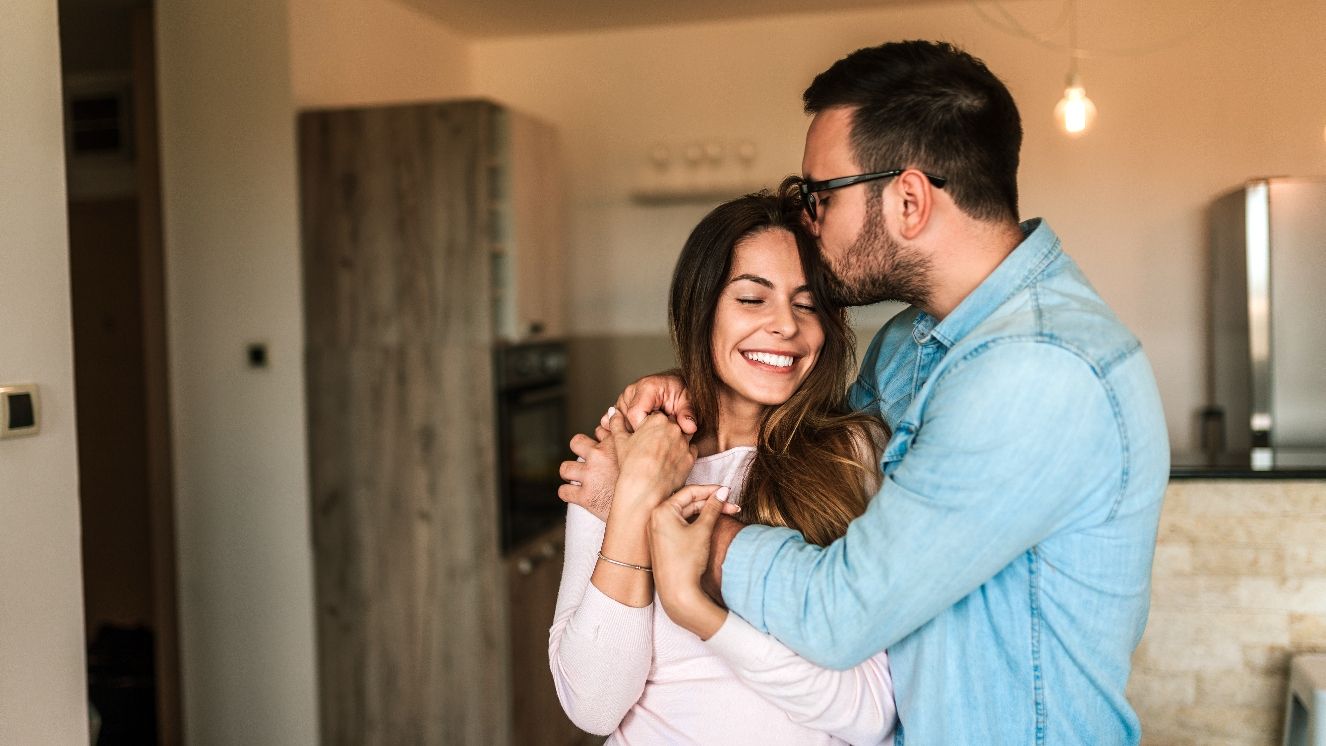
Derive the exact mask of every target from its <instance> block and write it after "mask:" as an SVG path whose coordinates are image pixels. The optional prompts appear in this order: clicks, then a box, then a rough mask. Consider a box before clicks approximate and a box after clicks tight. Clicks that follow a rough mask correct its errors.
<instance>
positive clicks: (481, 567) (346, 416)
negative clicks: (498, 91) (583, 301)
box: [298, 101, 561, 746]
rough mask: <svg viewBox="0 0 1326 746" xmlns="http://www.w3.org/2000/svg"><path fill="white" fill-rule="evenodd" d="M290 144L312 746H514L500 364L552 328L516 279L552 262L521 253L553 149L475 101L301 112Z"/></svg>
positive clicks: (532, 246)
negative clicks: (312, 628) (513, 347)
mask: <svg viewBox="0 0 1326 746" xmlns="http://www.w3.org/2000/svg"><path fill="white" fill-rule="evenodd" d="M298 135H299V156H300V197H301V205H300V210H301V227H302V236H301V241H302V262H303V279H304V321H305V344H306V349H305V374H306V386H307V392H306V399H307V411H308V443H309V478H310V490H311V496H310V520H311V529H312V538H313V545H314V546H313V553H314V575H315V593H316V622H317V646H318V663H319V665H318V678H319V681H318V693H319V707H320V718H321V735H322V739H323V741H324V742H325V743H328V744H355V745H356V746H359V745H365V746H372V745H374V744H397V743H411V744H421V745H428V744H505V743H511V742H513V740H512V734H511V727H512V723H511V713H512V688H511V680H512V677H511V671H510V666H511V664H512V662H513V661H514V660H515V659H514V658H513V656H512V652H511V644H512V637H511V636H510V635H508V634H507V633H506V630H507V629H508V624H507V622H508V612H509V609H510V607H509V605H508V602H509V599H508V598H507V590H506V588H507V583H506V580H507V575H506V568H505V566H504V560H503V557H502V555H501V552H500V550H499V543H498V512H497V511H498V502H499V501H498V496H497V464H496V433H495V417H496V411H495V410H496V407H495V401H494V375H493V373H494V372H493V354H492V350H493V345H494V344H495V342H496V340H497V339H498V336H499V335H498V333H497V332H498V329H499V326H500V325H502V324H506V325H507V326H509V327H510V329H509V331H510V330H514V331H513V332H512V333H513V334H520V333H526V332H527V333H529V334H532V333H533V327H534V324H535V322H539V323H542V324H543V328H542V330H541V333H546V332H548V331H551V330H554V329H557V328H558V326H557V325H558V324H559V323H560V319H559V318H555V317H554V316H552V315H547V314H548V312H547V310H546V309H547V308H548V307H549V306H548V304H549V303H552V301H551V300H549V299H548V298H544V299H542V300H539V298H540V296H538V295H537V294H530V297H532V298H534V299H535V301H536V302H534V303H533V304H532V305H531V304H521V303H517V304H515V305H514V306H513V305H512V303H513V302H514V301H513V296H512V295H510V294H509V293H511V292H514V293H516V296H518V297H521V298H523V297H525V295H526V293H525V292H524V288H523V287H522V285H523V284H524V283H526V282H527V281H526V280H523V279H521V277H522V276H521V275H519V273H517V272H516V271H515V267H516V265H515V264H512V263H508V262H507V260H508V259H511V258H516V257H519V256H521V255H522V253H521V252H532V253H533V254H534V255H539V253H540V252H542V255H544V256H547V257H550V258H549V259H548V261H552V262H555V260H556V257H555V256H554V255H555V253H556V247H557V241H556V236H555V235H546V236H541V237H540V240H539V241H532V240H526V238H525V237H526V236H527V235H528V234H529V232H530V231H534V230H536V229H537V230H542V228H539V226H545V225H547V224H549V223H548V221H549V220H551V218H540V217H538V210H548V211H551V212H554V213H555V212H556V201H555V197H556V193H555V192H554V193H552V194H549V195H543V197H544V198H545V199H547V200H550V201H551V204H548V205H539V206H537V209H535V207H534V206H530V207H529V209H528V210H527V209H526V208H527V206H525V205H523V204H522V202H523V201H524V200H529V199H532V197H533V196H534V195H535V194H536V193H538V191H539V189H541V187H540V185H541V184H544V183H545V182H548V183H555V180H556V175H555V174H554V173H552V169H553V168H554V164H555V154H552V153H549V152H546V149H547V148H551V147H552V145H553V139H552V136H551V135H550V134H549V133H548V132H547V131H546V128H544V127H542V125H539V124H538V123H537V122H535V121H534V120H530V119H528V118H525V117H522V116H520V115H518V114H515V113H513V112H509V111H506V110H504V109H502V108H501V107H498V106H496V105H494V104H492V103H489V102H485V101H465V102H453V103H430V104H410V105H401V106H381V107H370V108H357V109H336V110H319V111H308V112H304V113H302V114H301V115H300V116H299V121H298ZM527 223H529V224H531V225H533V226H535V228H530V227H528V226H527V225H526V224H527ZM503 257H505V259H504V258H503ZM522 271H523V270H522ZM504 273H505V274H504ZM503 290H505V291H508V294H507V295H502V293H501V292H500V291H503ZM550 293H552V294H554V295H557V296H558V297H559V298H560V295H561V293H560V290H559V289H558V288H555V287H554V288H552V289H551V291H550ZM554 305H555V304H554ZM503 314H507V315H506V316H503ZM504 319H516V320H519V323H517V322H516V321H512V322H509V323H508V322H507V321H504ZM544 319H547V321H544ZM522 324H523V325H524V326H525V332H521V329H520V327H521V325H522ZM549 499H550V500H555V499H556V498H555V497H554V496H552V495H549ZM558 567H559V568H560V565H558ZM540 571H541V572H545V570H543V569H542V566H540ZM558 571H559V570H558ZM546 572H553V571H552V570H551V569H549V570H546ZM553 593H554V595H555V593H556V585H555V582H554V584H553ZM542 626H543V631H544V634H545V635H546V631H547V625H546V624H543V625H542ZM545 651H546V642H545ZM545 655H546V652H545ZM522 696H523V695H522ZM515 742H519V743H524V742H523V741H519V740H517V741H515Z"/></svg>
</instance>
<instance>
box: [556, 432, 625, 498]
mask: <svg viewBox="0 0 1326 746" xmlns="http://www.w3.org/2000/svg"><path fill="white" fill-rule="evenodd" d="M612 414H614V413H613V412H612V411H609V413H608V415H605V422H606V419H607V417H608V416H610V415H612ZM614 446H615V443H614V441H613V439H612V433H610V432H608V430H607V428H606V427H605V426H604V425H602V424H600V425H599V426H598V427H597V428H595V429H594V437H592V438H591V437H589V436H588V435H576V436H575V437H574V438H572V439H571V451H572V452H574V453H575V454H576V460H575V461H563V462H562V466H561V468H560V469H559V470H558V471H559V473H560V474H561V477H562V479H565V480H567V484H564V485H562V486H561V487H558V488H557V496H558V497H560V498H561V499H562V500H563V501H565V502H568V503H572V504H575V505H579V506H580V507H582V508H584V509H585V510H588V511H589V512H591V513H593V514H594V515H596V516H598V519H599V520H601V521H607V520H608V512H609V511H611V510H612V490H613V486H614V485H616V484H617V473H618V469H617V451H616V449H615V447H614Z"/></svg>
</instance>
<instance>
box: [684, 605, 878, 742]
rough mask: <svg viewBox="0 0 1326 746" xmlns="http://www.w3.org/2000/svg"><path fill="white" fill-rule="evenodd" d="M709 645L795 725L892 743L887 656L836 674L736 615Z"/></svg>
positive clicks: (846, 738)
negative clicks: (890, 741)
mask: <svg viewBox="0 0 1326 746" xmlns="http://www.w3.org/2000/svg"><path fill="white" fill-rule="evenodd" d="M705 644H706V645H707V646H708V648H709V650H710V651H712V652H713V653H714V654H716V655H718V656H720V657H721V658H723V659H724V660H725V661H727V663H728V665H729V666H731V668H732V670H733V672H735V673H736V674H737V676H739V677H741V679H742V681H744V682H745V683H746V685H747V686H748V687H750V688H751V689H753V690H754V691H755V692H756V693H757V694H759V695H760V696H761V697H763V698H764V699H766V700H767V701H769V702H770V703H772V704H773V705H775V706H776V707H779V708H780V709H782V710H783V711H784V712H786V713H787V716H788V717H789V718H790V719H791V720H792V721H793V722H795V723H798V724H800V725H804V726H806V727H807V728H813V729H815V730H820V731H823V732H825V733H828V734H830V735H833V736H836V737H838V738H841V739H842V740H844V741H847V742H848V743H851V744H856V745H857V746H862V745H864V744H869V745H870V746H875V745H877V744H882V743H887V742H889V740H890V736H891V735H892V733H893V724H894V720H895V718H896V716H897V710H896V709H895V707H894V704H893V679H892V677H891V676H890V675H889V663H888V656H887V655H886V654H885V653H882V652H881V653H876V654H875V655H873V656H871V657H870V658H867V659H866V660H865V661H864V662H862V663H860V664H859V665H857V666H855V667H853V668H850V669H847V670H846V671H835V670H833V669H829V668H824V667H821V666H817V665H815V664H814V663H811V662H810V661H808V660H806V659H805V658H802V657H801V656H799V655H797V654H796V653H794V652H792V650H790V649H788V647H787V646H785V645H783V644H782V643H780V642H778V641H777V640H775V639H774V638H773V637H771V636H769V635H766V634H763V633H761V632H760V631H759V630H757V629H755V628H754V627H752V626H750V624H749V623H748V622H746V621H745V620H744V619H742V618H741V617H738V616H737V615H736V614H728V615H727V621H725V622H723V626H722V627H720V628H719V629H718V632H717V633H715V634H714V635H713V637H710V638H709V639H708V640H707V641H706V642H705Z"/></svg>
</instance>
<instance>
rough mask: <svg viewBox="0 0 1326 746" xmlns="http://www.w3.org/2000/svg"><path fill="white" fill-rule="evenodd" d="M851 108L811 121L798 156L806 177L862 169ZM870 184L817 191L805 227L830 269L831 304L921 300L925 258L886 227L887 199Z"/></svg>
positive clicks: (833, 175) (821, 177)
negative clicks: (853, 139)
mask: <svg viewBox="0 0 1326 746" xmlns="http://www.w3.org/2000/svg"><path fill="white" fill-rule="evenodd" d="M853 112H854V109H851V108H847V107H836V108H832V109H825V110H824V111H822V112H820V113H819V114H816V115H815V118H814V119H813V120H811V122H810V129H809V130H808V131H807V132H806V150H805V154H804V155H803V156H802V159H801V172H802V175H803V176H804V177H805V178H806V180H807V181H825V180H827V179H836V178H838V177H840V176H852V175H855V174H859V173H862V172H863V171H864V170H865V169H863V168H862V167H861V165H860V164H859V163H858V162H857V159H856V154H855V153H854V152H853V149H852V143H851V137H852V114H853ZM898 165H903V164H898ZM893 167H894V166H893V164H889V168H893ZM888 183H890V182H887V181H886V182H884V185H885V186H887V184H888ZM872 184H875V185H879V184H880V182H867V183H863V184H853V185H851V186H847V187H843V188H841V189H834V190H831V191H825V192H818V193H817V197H818V199H819V204H818V207H817V213H818V220H816V221H815V222H814V223H813V224H812V225H811V226H810V228H811V231H812V232H813V233H814V234H815V236H816V238H817V239H818V243H819V247H820V255H821V256H823V257H824V261H825V263H826V264H827V265H828V267H829V269H830V271H831V275H832V277H831V278H830V283H829V285H830V288H829V289H830V291H831V292H832V293H833V295H834V300H835V301H836V302H838V303H841V304H844V305H849V306H864V305H870V304H871V303H879V302H880V301H885V300H897V301H902V302H904V303H912V304H923V303H924V302H925V300H926V299H927V298H928V297H929V291H928V281H929V274H930V264H929V261H928V259H926V257H925V256H924V255H922V254H921V253H920V252H919V251H918V250H917V249H916V248H914V247H910V246H904V245H903V244H902V243H900V242H899V241H898V239H897V238H895V237H894V236H893V234H892V233H891V232H890V231H889V230H888V221H887V220H886V218H885V215H884V201H885V200H887V199H888V198H889V197H887V196H885V195H881V194H880V193H879V191H878V190H879V189H880V188H881V187H873V188H872V186H871V185H872ZM885 191H887V190H885Z"/></svg>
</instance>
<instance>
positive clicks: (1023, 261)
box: [912, 218, 1063, 347]
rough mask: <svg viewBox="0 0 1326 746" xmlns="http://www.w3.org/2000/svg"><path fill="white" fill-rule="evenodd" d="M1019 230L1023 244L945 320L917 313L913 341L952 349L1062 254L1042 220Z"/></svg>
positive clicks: (1026, 223)
mask: <svg viewBox="0 0 1326 746" xmlns="http://www.w3.org/2000/svg"><path fill="white" fill-rule="evenodd" d="M1018 227H1019V228H1021V229H1022V236H1023V238H1022V243H1020V244H1018V245H1017V248H1015V249H1013V251H1012V253H1010V254H1009V255H1008V256H1006V257H1004V261H1002V262H1000V263H999V266H998V267H995V270H994V271H993V272H991V273H990V276H989V277H986V278H985V279H984V280H983V281H981V284H980V285H977V286H976V289H975V290H973V291H971V293H970V294H968V295H967V297H966V298H963V300H962V302H961V303H959V304H958V307H957V308H955V309H953V312H952V313H950V314H949V315H948V316H945V317H944V320H943V321H940V322H938V323H936V322H935V319H934V317H932V316H930V314H928V313H925V312H924V311H922V312H921V313H919V314H917V316H916V321H915V322H913V324H912V338H913V339H915V340H916V341H917V342H919V343H922V344H924V343H925V342H926V341H927V340H928V339H929V338H930V337H931V336H933V337H934V338H935V339H938V340H939V341H940V342H942V343H943V344H944V346H945V347H952V346H953V345H954V344H956V343H957V341H958V340H960V339H962V338H963V337H964V336H966V335H967V332H969V331H971V330H972V329H973V328H974V327H975V326H976V325H977V324H979V323H981V322H982V321H984V320H985V319H986V317H988V316H989V315H990V314H991V313H993V312H994V310H995V309H996V308H998V307H999V306H1001V305H1003V303H1004V301H1006V300H1008V299H1009V298H1011V297H1013V295H1014V294H1016V293H1017V292H1018V291H1020V290H1022V289H1023V288H1025V287H1027V285H1029V284H1031V282H1032V280H1033V279H1034V278H1035V277H1036V276H1038V275H1039V274H1040V273H1041V272H1042V271H1043V270H1044V269H1045V267H1046V266H1047V265H1049V263H1050V262H1051V261H1053V260H1054V259H1055V258H1056V257H1058V256H1059V255H1060V254H1062V253H1063V252H1062V251H1061V250H1060V248H1059V237H1058V236H1056V235H1054V231H1053V230H1051V229H1050V226H1049V224H1048V223H1046V222H1045V221H1044V220H1043V219H1041V218H1033V219H1031V220H1027V221H1025V222H1023V223H1022V224H1021V225H1020V226H1018Z"/></svg>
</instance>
